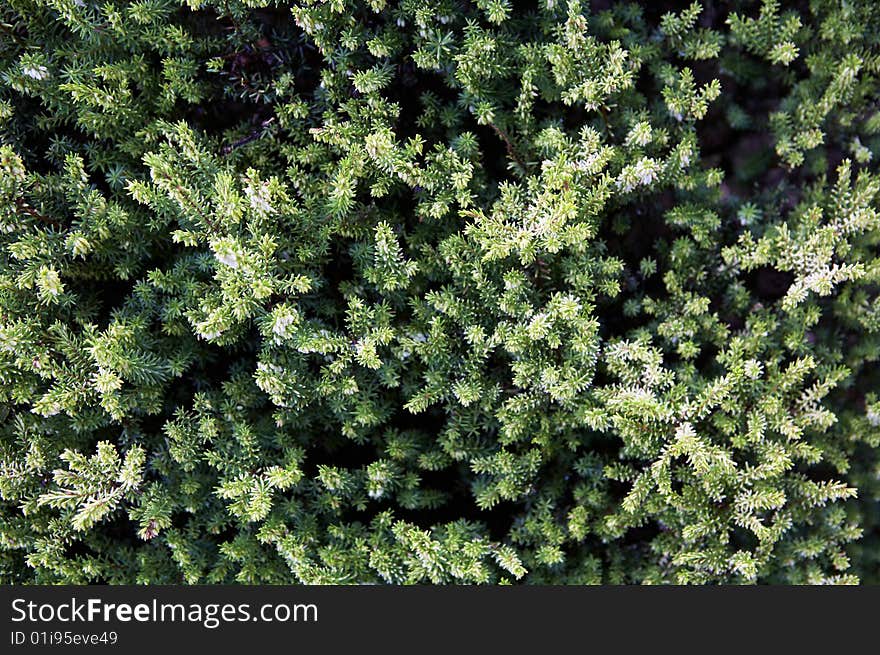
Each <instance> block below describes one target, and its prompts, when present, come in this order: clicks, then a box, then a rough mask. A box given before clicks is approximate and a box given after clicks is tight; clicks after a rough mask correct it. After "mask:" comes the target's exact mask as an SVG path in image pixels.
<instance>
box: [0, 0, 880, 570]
mask: <svg viewBox="0 0 880 655" xmlns="http://www.w3.org/2000/svg"><path fill="white" fill-rule="evenodd" d="M878 24H880V4H878V3H876V2H874V1H873V0H850V1H847V2H838V1H834V0H809V1H807V0H803V1H799V2H789V3H783V2H778V1H776V0H764V1H763V2H747V1H742V2H740V1H729V2H728V1H723V0H705V1H704V2H702V3H694V4H693V5H688V4H687V3H673V2H656V3H654V2H651V3H643V4H642V6H640V5H637V4H632V3H617V2H601V1H597V2H592V3H589V2H587V1H586V0H538V1H537V2H514V1H513V0H476V1H475V2H471V0H401V1H400V2H399V3H389V2H388V1H386V0H369V1H368V2H362V1H361V0H330V1H329V2H326V1H324V0H302V1H301V2H292V3H286V2H271V1H267V0H243V1H236V0H229V1H227V0H222V1H221V0H216V1H215V0H204V1H203V0H188V2H178V1H176V0H139V1H137V2H126V1H122V0H106V1H103V2H93V1H92V0H40V1H37V0H5V1H4V2H3V4H2V15H0V47H2V50H0V75H2V86H0V138H2V142H3V146H2V149H0V169H2V171H0V421H2V424H0V517H2V518H0V578H2V581H4V582H12V583H26V582H41V583H56V582H68V583H87V582H108V583H123V582H138V583H178V582H185V583H196V582H212V583H214V582H217V583H220V582H242V583H258V582H261V583H279V582H307V583H355V582H393V583H410V582H432V583H455V582H489V583H501V582H515V581H520V582H531V583H599V582H613V583H633V582H650V583H660V582H678V583H683V582H687V583H707V582H734V583H745V582H769V583H782V582H788V583H816V582H855V581H858V580H862V581H866V582H868V581H874V580H877V579H878V573H880V571H878V567H880V545H878V542H877V534H878V521H880V517H878V496H880V484H878V479H880V460H878V457H877V454H878V446H880V395H878V391H877V384H878V380H880V378H878V370H877V366H876V360H877V358H878V356H880V339H878V335H880V300H878V292H880V287H878V282H880V259H878V258H877V257H876V254H877V248H878V242H880V214H878V194H880V177H878V175H877V174H876V166H875V161H874V160H873V155H874V153H876V152H877V150H878V148H880V136H878V132H880V103H878V100H877V98H878V73H880V30H878V28H877V25H878Z"/></svg>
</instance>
